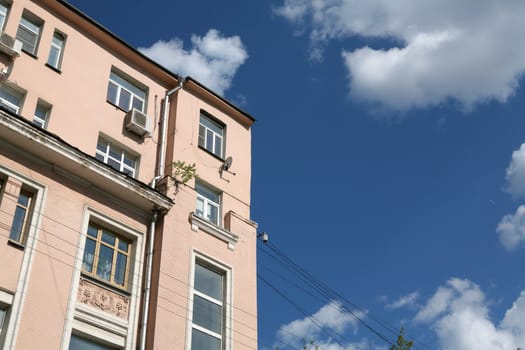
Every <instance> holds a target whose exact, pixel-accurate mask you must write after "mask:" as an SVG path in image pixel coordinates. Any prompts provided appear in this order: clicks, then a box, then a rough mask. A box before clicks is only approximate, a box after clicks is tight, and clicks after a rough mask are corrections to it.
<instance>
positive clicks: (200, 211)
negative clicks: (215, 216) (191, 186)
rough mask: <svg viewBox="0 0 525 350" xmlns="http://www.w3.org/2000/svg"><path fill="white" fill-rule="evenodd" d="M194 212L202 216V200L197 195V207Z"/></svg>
mask: <svg viewBox="0 0 525 350" xmlns="http://www.w3.org/2000/svg"><path fill="white" fill-rule="evenodd" d="M195 214H197V215H198V216H200V217H204V201H203V199H202V198H199V197H197V209H196V210H195Z"/></svg>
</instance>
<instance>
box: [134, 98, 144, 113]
mask: <svg viewBox="0 0 525 350" xmlns="http://www.w3.org/2000/svg"><path fill="white" fill-rule="evenodd" d="M132 107H133V108H136V109H138V110H139V111H141V112H142V111H143V110H144V102H142V101H141V100H140V99H138V98H136V97H133V106H132Z"/></svg>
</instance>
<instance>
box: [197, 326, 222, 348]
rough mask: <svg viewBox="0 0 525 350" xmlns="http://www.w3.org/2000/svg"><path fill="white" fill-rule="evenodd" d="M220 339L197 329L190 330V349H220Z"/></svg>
mask: <svg viewBox="0 0 525 350" xmlns="http://www.w3.org/2000/svg"><path fill="white" fill-rule="evenodd" d="M220 349H221V340H220V339H218V338H215V337H213V336H211V335H208V334H206V333H203V332H201V331H199V330H197V329H195V328H194V329H193V330H192V332H191V350H220Z"/></svg>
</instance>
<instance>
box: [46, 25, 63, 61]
mask: <svg viewBox="0 0 525 350" xmlns="http://www.w3.org/2000/svg"><path fill="white" fill-rule="evenodd" d="M55 39H56V40H58V42H55ZM65 43H66V36H65V35H64V34H62V33H61V32H59V31H57V30H55V32H54V33H53V38H52V39H51V47H50V49H49V55H48V56H47V64H48V65H49V66H51V67H53V68H55V69H60V66H61V65H62V55H63V53H64V45H65ZM53 50H56V51H57V52H58V53H57V55H56V57H55V59H54V60H55V62H52V61H51V60H52V58H53V57H52V56H51V53H52V52H53Z"/></svg>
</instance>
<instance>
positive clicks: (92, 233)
mask: <svg viewBox="0 0 525 350" xmlns="http://www.w3.org/2000/svg"><path fill="white" fill-rule="evenodd" d="M87 233H88V235H90V236H91V237H94V238H97V237H98V229H97V228H96V227H95V226H92V225H89V226H88V231H87Z"/></svg>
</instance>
